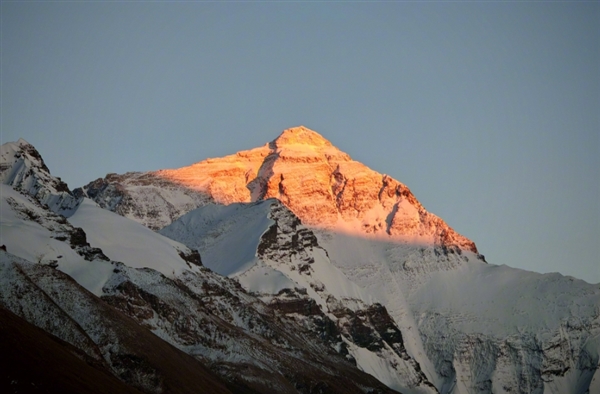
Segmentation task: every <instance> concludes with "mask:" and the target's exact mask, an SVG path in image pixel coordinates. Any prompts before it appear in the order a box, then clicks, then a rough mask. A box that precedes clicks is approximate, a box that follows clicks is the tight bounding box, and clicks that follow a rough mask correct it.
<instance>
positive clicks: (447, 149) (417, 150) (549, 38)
mask: <svg viewBox="0 0 600 394" xmlns="http://www.w3.org/2000/svg"><path fill="white" fill-rule="evenodd" d="M0 11H1V22H2V25H1V51H2V53H1V55H2V58H1V69H2V75H1V99H2V101H1V110H2V113H1V140H2V143H4V142H7V141H14V140H16V139H18V138H19V137H22V138H24V139H26V140H28V141H29V142H31V143H32V144H34V145H35V146H36V147H37V148H38V150H40V152H41V154H42V156H43V157H44V159H45V160H46V162H47V164H48V166H49V167H50V170H51V171H52V173H53V174H54V175H57V176H60V177H62V178H63V179H64V180H65V181H66V182H67V183H68V184H69V186H70V187H72V188H74V187H77V186H81V185H83V184H85V183H87V182H89V181H91V180H94V179H96V178H98V177H102V176H104V175H105V174H106V173H108V172H117V173H123V172H126V171H144V170H155V169H161V168H176V167H180V166H184V165H188V164H191V163H193V162H196V161H200V160H202V159H205V158H207V157H218V156H222V155H225V154H229V153H233V152H236V151H238V150H242V149H248V148H252V147H255V146H258V145H262V144H264V143H265V142H267V141H270V140H272V139H274V138H275V137H276V136H277V135H278V134H279V133H280V132H281V131H282V130H283V129H285V128H288V127H292V126H296V125H305V126H307V127H310V128H312V129H314V130H316V131H318V132H319V133H321V134H322V135H323V136H325V137H326V138H328V139H329V140H330V141H332V142H333V144H334V145H336V146H338V147H339V148H340V149H342V150H344V151H345V152H347V153H349V154H350V156H352V158H354V159H356V160H359V161H362V162H363V163H365V164H367V165H368V166H369V167H371V168H373V169H374V170H377V171H379V172H382V173H387V174H389V175H391V176H392V177H394V178H396V179H398V180H400V181H401V182H403V183H405V184H406V185H407V186H408V187H410V188H411V189H412V191H413V192H414V193H415V195H416V197H417V198H418V199H419V200H420V201H421V202H422V203H423V205H424V206H425V207H426V208H427V209H428V210H429V211H431V212H433V213H435V214H437V215H438V216H440V217H442V218H443V219H444V220H446V221H447V222H448V223H449V224H450V225H451V226H452V227H454V228H455V229H456V230H457V231H459V232H460V233H462V234H464V235H466V236H467V237H469V238H471V239H472V240H474V241H475V242H476V244H477V245H478V247H479V249H480V251H481V252H482V253H483V254H485V255H486V258H487V260H488V261H489V262H490V263H494V264H507V265H510V266H514V267H521V268H525V269H528V270H533V271H539V272H555V271H558V272H561V273H564V274H568V275H573V276H575V277H578V278H582V279H585V280H587V281H588V282H593V283H597V282H600V246H599V245H600V229H599V227H600V206H599V204H600V190H599V188H600V187H599V184H600V140H599V139H600V136H599V135H600V71H599V70H600V23H599V21H600V3H598V2H527V3H525V2H523V3H521V2H497V3H479V2H425V3H423V2H385V3H383V2H382V3H374V2H360V3H358V2H357V3H342V2H335V3H331V2H287V3H284V2H229V3H222V2H167V1H164V2H146V3H140V2H96V3H89V2H51V1H48V2H10V1H2V3H1V10H0Z"/></svg>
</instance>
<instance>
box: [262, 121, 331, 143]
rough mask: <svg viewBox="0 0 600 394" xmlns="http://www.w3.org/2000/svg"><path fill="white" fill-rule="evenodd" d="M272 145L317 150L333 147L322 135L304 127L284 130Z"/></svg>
mask: <svg viewBox="0 0 600 394" xmlns="http://www.w3.org/2000/svg"><path fill="white" fill-rule="evenodd" d="M272 144H274V145H275V146H277V147H280V148H281V147H284V146H286V145H309V146H311V147H315V148H319V147H324V146H332V144H331V142H329V141H328V140H326V139H325V138H323V136H322V135H321V134H319V133H317V132H316V131H313V130H311V129H309V128H307V127H304V126H298V127H292V128H291V129H287V130H284V131H283V133H281V135H280V136H279V137H277V138H276V139H274V140H273V142H272Z"/></svg>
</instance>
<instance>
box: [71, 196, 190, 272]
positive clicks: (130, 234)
mask: <svg viewBox="0 0 600 394" xmlns="http://www.w3.org/2000/svg"><path fill="white" fill-rule="evenodd" d="M68 220H69V222H70V223H72V224H73V225H75V226H77V227H80V228H82V229H83V230H84V231H85V233H86V234H87V241H88V242H89V243H90V245H91V246H93V247H96V248H100V249H102V251H103V252H104V253H105V254H106V255H107V256H108V257H109V258H110V259H111V260H114V261H122V262H124V263H125V264H127V265H128V266H130V267H133V268H152V269H154V270H156V271H158V272H161V273H162V274H164V275H166V276H170V277H175V276H177V275H180V274H181V273H182V272H183V271H185V270H190V271H194V272H196V271H198V269H199V268H200V266H201V265H202V263H201V261H200V255H199V254H198V253H197V252H195V253H193V252H192V251H191V250H189V249H188V248H187V247H186V246H184V245H182V244H180V243H179V242H176V241H173V240H171V239H169V238H166V237H164V236H162V235H160V234H157V233H155V232H154V231H152V230H150V229H148V228H147V227H144V226H142V225H141V224H139V223H137V222H134V221H133V220H129V219H127V218H124V217H122V216H119V215H117V214H115V213H113V212H110V211H107V210H105V209H102V208H100V207H99V206H98V205H97V204H96V203H95V202H93V201H92V200H89V199H87V198H86V199H84V200H83V202H82V203H81V205H80V206H79V208H78V209H77V211H76V212H75V213H74V214H73V215H72V216H71V217H70V218H69V219H68Z"/></svg>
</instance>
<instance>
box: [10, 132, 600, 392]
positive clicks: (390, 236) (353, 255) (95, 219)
mask: <svg viewBox="0 0 600 394" xmlns="http://www.w3.org/2000/svg"><path fill="white" fill-rule="evenodd" d="M9 148H10V149H11V150H9V149H8V148H5V147H3V151H2V152H4V151H5V150H6V151H9V152H12V153H11V154H9V155H4V156H2V160H1V161H0V179H3V182H4V183H5V185H1V187H2V189H1V190H0V191H1V193H0V196H1V198H0V204H1V205H0V208H1V210H2V222H1V225H2V227H1V229H2V231H1V232H0V244H3V245H5V247H6V250H7V253H4V252H0V257H2V256H5V257H2V259H0V260H1V261H3V266H2V268H1V269H0V281H2V283H3V284H2V286H1V287H0V289H1V290H0V306H2V307H4V308H5V309H7V310H8V311H10V312H12V313H14V314H15V315H18V316H20V317H21V318H24V319H25V320H26V321H27V322H29V323H30V324H33V325H35V326H37V327H39V328H41V329H43V330H45V331H46V332H47V333H48V334H52V335H54V336H56V337H58V338H59V339H60V340H62V341H64V342H66V343H68V344H69V345H70V346H74V347H76V348H77V349H79V351H81V352H84V353H85V354H87V355H88V356H89V357H91V358H92V359H94V360H105V361H103V362H105V364H104V366H103V367H102V368H104V369H103V370H104V371H109V373H111V374H112V375H113V376H114V377H116V378H117V379H119V380H120V381H121V382H124V383H126V384H127V386H128V387H133V388H135V389H137V390H141V391H144V392H158V391H161V390H162V391H164V392H168V391H170V390H171V391H172V390H173V389H170V387H171V386H169V385H170V384H172V383H169V382H172V381H171V380H170V379H171V378H172V377H173V375H168V374H167V372H168V371H166V370H165V369H164V367H163V366H161V365H158V364H156V362H157V361H156V359H152V358H150V356H149V355H148V354H146V353H144V352H143V350H144V348H142V349H136V348H135V341H132V340H130V339H128V338H131V337H126V338H124V339H120V338H121V337H119V336H118V335H116V334H115V333H119V334H120V335H121V334H122V335H124V334H125V333H126V330H125V331H123V329H122V327H126V326H127V327H129V325H130V326H131V327H135V328H131V330H133V332H136V333H137V332H138V331H137V330H142V331H143V332H144V334H135V335H140V338H142V336H143V335H152V334H154V336H153V338H156V340H158V341H160V343H161V344H162V345H161V346H167V347H169V349H173V351H176V352H180V353H177V354H181V355H184V356H185V357H190V356H191V358H192V359H193V360H194V363H196V364H194V363H191V364H190V366H191V367H190V368H196V365H200V367H198V368H200V369H199V370H202V371H204V372H206V374H205V375H203V376H204V378H205V379H207V380H208V381H210V382H211V383H210V384H214V385H215V387H220V388H222V387H223V385H224V386H225V388H224V390H231V391H234V392H261V393H267V392H283V393H297V392H301V393H312V392H340V393H347V392H348V393H350V392H393V390H397V391H400V392H403V393H454V394H457V393H476V392H484V393H485V392H498V393H581V394H584V393H598V392H600V373H598V369H599V359H600V357H599V354H600V306H599V305H600V287H599V286H598V285H597V284H596V285H593V284H589V283H586V282H584V281H580V280H576V279H574V278H570V277H564V276H561V275H558V274H546V275H541V274H537V273H533V272H526V271H522V270H517V269H513V268H509V267H506V266H496V265H493V264H488V263H487V262H486V261H485V259H484V257H483V256H482V255H481V254H479V251H478V250H477V248H476V246H475V244H474V242H472V241H471V240H469V239H468V238H466V237H464V236H462V235H460V234H458V233H456V232H455V231H454V230H453V229H452V228H451V227H450V226H448V225H447V224H446V223H445V222H444V221H443V220H442V219H440V218H439V217H437V216H435V215H433V214H431V213H429V212H427V211H426V210H425V208H424V207H423V206H422V205H421V204H420V203H419V202H418V200H417V199H416V197H415V196H414V195H413V194H412V193H411V192H410V190H409V189H408V188H407V187H406V186H405V185H403V184H402V183H400V182H398V181H396V180H394V179H392V178H391V177H389V176H387V175H383V174H379V173H377V172H375V171H373V170H371V169H369V168H368V167H366V166H364V165H363V164H361V163H358V162H356V161H353V160H352V159H351V158H350V157H349V156H348V155H347V154H345V153H343V152H341V151H339V150H338V149H337V148H335V147H334V146H333V145H332V144H331V143H330V142H329V141H327V140H326V139H325V138H323V137H322V136H321V135H319V134H318V133H316V132H314V131H312V130H309V129H307V128H305V127H297V128H292V129H289V130H286V131H284V132H283V133H282V134H281V135H280V136H279V137H278V138H276V139H275V140H273V141H272V142H270V143H267V144H265V145H264V146H262V147H259V148H256V149H251V150H248V151H242V152H238V153H236V154H234V155H230V156H226V157H224V158H216V159H208V160H204V161H202V162H199V163H196V164H193V165H191V166H188V167H184V168H181V169H175V170H161V171H154V172H147V173H126V174H122V175H117V174H109V175H107V177H106V178H103V179H97V180H95V181H93V182H91V183H90V184H88V185H86V186H84V187H82V188H80V189H76V190H74V191H73V192H72V193H71V192H70V191H68V188H67V190H58V189H57V188H56V187H55V186H53V185H55V183H56V182H59V180H58V179H57V178H54V177H53V176H51V175H50V173H49V171H48V170H47V168H46V167H45V166H43V165H41V164H40V163H42V164H43V161H42V160H41V156H40V155H39V153H37V151H35V148H33V147H31V146H30V145H29V144H27V143H26V142H24V141H22V140H21V141H19V142H18V143H11V144H10V146H9ZM19 155H20V156H19ZM17 156H19V158H20V157H23V156H26V157H27V160H22V161H19V160H15V159H14V158H15V157H17ZM38 157H39V159H36V158H38ZM34 159H35V160H34ZM16 167H18V169H16ZM17 173H18V174H24V175H23V176H19V177H16V176H12V175H6V174H17ZM25 175H27V176H25ZM17 179H32V180H30V181H27V182H29V183H27V182H22V181H18V182H17V181H16V180H17ZM34 181H35V182H34ZM30 184H35V185H37V186H35V187H30V186H27V185H30ZM23 185H25V186H26V187H24V186H23ZM40 190H45V191H44V192H42V193H40V192H39V191H40ZM61 193H66V194H61ZM67 195H68V196H69V197H66V196H67ZM60 196H63V197H64V199H67V198H70V200H69V201H70V202H69V203H66V204H62V203H61V204H59V205H58V206H57V205H56V204H47V203H45V202H44V201H55V200H60V199H61V198H63V197H60ZM61 201H62V200H61ZM65 201H66V200H65ZM44 204H46V205H44ZM66 207H69V208H68V209H65V208H66ZM111 211H112V212H111ZM115 213H116V214H115ZM117 214H119V215H117ZM151 230H155V231H151ZM515 258H518V256H515ZM121 319H125V320H121ZM125 321H126V323H125ZM120 327H121V328H120ZM140 332H141V331H140ZM144 338H145V337H144ZM140 352H142V353H140ZM128 355H132V356H128ZM182 357H183V356H182ZM120 360H138V361H135V362H130V363H128V364H127V363H123V362H122V361H120ZM92 364H93V363H92ZM147 366H149V367H147ZM169 373H170V372H169ZM136 377H137V378H136ZM136 379H137V380H136ZM148 382H151V384H148ZM156 382H164V384H163V385H161V384H160V383H156ZM207 384H209V383H207ZM154 388H157V389H154ZM176 392H183V390H181V391H177V390H176ZM215 392H216V391H215Z"/></svg>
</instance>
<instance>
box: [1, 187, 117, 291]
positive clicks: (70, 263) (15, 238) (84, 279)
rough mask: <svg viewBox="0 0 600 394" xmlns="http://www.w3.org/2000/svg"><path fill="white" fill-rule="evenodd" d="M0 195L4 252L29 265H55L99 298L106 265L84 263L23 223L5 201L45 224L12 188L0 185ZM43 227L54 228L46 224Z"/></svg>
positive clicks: (108, 271)
mask: <svg viewBox="0 0 600 394" xmlns="http://www.w3.org/2000/svg"><path fill="white" fill-rule="evenodd" d="M0 195H1V196H2V197H1V199H0V212H2V215H1V216H0V244H1V245H5V246H6V249H7V251H8V252H10V253H11V254H13V255H15V256H18V257H21V258H23V259H25V260H27V261H30V262H33V263H41V264H49V263H51V262H56V263H57V264H58V267H57V268H58V269H59V270H61V271H63V272H64V273H66V274H68V275H70V276H71V277H72V278H73V279H75V280H76V281H77V282H78V283H79V284H81V285H82V286H83V287H85V288H86V289H87V290H89V291H90V292H92V293H94V294H96V295H101V294H102V287H103V286H104V283H105V282H106V280H107V279H108V277H109V276H110V275H111V272H112V270H113V267H112V265H111V264H110V263H109V262H107V261H86V260H85V259H84V258H83V257H82V256H80V255H79V254H77V253H76V252H75V251H74V250H73V249H71V247H70V245H69V244H68V243H65V242H63V241H59V240H57V239H54V238H53V235H55V234H54V233H53V232H52V231H50V230H48V229H47V228H45V227H43V226H42V225H40V224H39V223H37V222H35V221H31V220H24V219H23V218H22V217H21V216H20V215H19V214H18V213H17V212H15V211H14V210H13V208H12V207H11V206H10V205H9V204H8V202H7V200H8V199H12V200H14V201H16V202H17V203H19V205H21V206H23V207H26V208H27V209H29V210H30V211H31V212H33V213H35V214H36V215H37V216H38V218H39V219H38V220H45V217H44V215H45V212H44V210H43V209H42V208H41V207H39V206H38V205H36V204H34V203H33V202H32V201H30V200H29V199H28V197H26V196H24V195H22V194H21V193H19V192H17V191H15V190H13V188H12V187H10V186H7V185H3V184H0ZM47 225H48V226H53V225H55V224H54V223H52V222H48V223H47Z"/></svg>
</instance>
